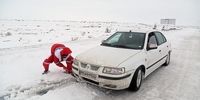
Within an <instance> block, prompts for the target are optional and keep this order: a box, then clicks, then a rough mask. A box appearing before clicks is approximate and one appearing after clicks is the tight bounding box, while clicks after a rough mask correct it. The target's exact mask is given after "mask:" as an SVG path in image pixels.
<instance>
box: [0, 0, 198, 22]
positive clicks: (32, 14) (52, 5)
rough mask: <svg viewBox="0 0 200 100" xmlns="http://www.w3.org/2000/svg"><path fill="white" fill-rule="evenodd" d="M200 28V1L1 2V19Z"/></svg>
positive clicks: (11, 0)
mask: <svg viewBox="0 0 200 100" xmlns="http://www.w3.org/2000/svg"><path fill="white" fill-rule="evenodd" d="M161 18H175V19H177V24H178V25H198V26H200V0H0V19H48V20H52V19H53V20H89V21H119V22H135V23H148V24H155V23H159V22H160V19H161Z"/></svg>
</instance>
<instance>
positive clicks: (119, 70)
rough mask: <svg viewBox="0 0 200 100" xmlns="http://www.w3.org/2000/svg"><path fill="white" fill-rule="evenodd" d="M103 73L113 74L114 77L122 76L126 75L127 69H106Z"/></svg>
mask: <svg viewBox="0 0 200 100" xmlns="http://www.w3.org/2000/svg"><path fill="white" fill-rule="evenodd" d="M103 73H105V74H112V75H120V74H123V73H125V68H124V67H123V68H113V67H104V69H103Z"/></svg>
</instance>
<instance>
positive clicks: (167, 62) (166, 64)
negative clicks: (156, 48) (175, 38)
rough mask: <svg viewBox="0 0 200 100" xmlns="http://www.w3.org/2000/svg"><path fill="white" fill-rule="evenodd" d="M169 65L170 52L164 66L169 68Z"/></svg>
mask: <svg viewBox="0 0 200 100" xmlns="http://www.w3.org/2000/svg"><path fill="white" fill-rule="evenodd" d="M169 63H170V52H169V53H168V54H167V59H166V61H165V63H164V66H168V65H169Z"/></svg>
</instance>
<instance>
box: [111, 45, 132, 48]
mask: <svg viewBox="0 0 200 100" xmlns="http://www.w3.org/2000/svg"><path fill="white" fill-rule="evenodd" d="M112 46H113V47H118V48H127V49H134V48H132V47H129V46H126V45H112Z"/></svg>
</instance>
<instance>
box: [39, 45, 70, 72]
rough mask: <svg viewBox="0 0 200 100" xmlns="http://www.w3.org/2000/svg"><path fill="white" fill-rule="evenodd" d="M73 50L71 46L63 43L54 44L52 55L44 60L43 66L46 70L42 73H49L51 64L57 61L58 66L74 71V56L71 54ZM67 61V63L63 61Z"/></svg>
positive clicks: (67, 70)
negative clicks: (64, 63)
mask: <svg viewBox="0 0 200 100" xmlns="http://www.w3.org/2000/svg"><path fill="white" fill-rule="evenodd" d="M71 53H72V51H71V50H70V48H68V47H65V45H63V44H54V45H53V46H52V47H51V55H50V56H49V57H48V58H47V59H45V60H44V62H43V67H44V69H45V70H44V72H43V73H42V74H47V73H48V72H49V64H51V63H53V62H54V63H55V64H56V65H57V66H58V67H62V68H63V69H64V70H65V71H66V72H67V73H71V72H72V63H73V59H74V58H73V57H72V56H71ZM62 61H66V65H67V66H65V65H63V64H62V63H61V62H62Z"/></svg>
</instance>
